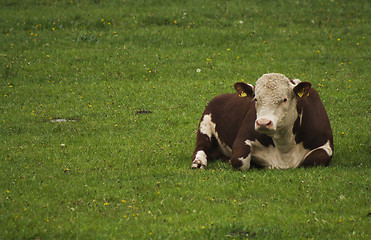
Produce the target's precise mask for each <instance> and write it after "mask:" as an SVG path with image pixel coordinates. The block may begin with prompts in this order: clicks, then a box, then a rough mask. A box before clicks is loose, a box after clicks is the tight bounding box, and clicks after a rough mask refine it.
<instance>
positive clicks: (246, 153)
mask: <svg viewBox="0 0 371 240" xmlns="http://www.w3.org/2000/svg"><path fill="white" fill-rule="evenodd" d="M229 161H230V163H231V164H232V166H233V167H234V168H235V169H239V170H241V171H245V170H248V169H249V168H250V162H251V146H250V145H248V144H246V143H245V142H240V143H237V144H234V145H233V149H232V157H231V159H230V160H229Z"/></svg>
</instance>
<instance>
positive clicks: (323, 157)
mask: <svg viewBox="0 0 371 240" xmlns="http://www.w3.org/2000/svg"><path fill="white" fill-rule="evenodd" d="M331 157H332V156H330V155H329V154H328V153H327V151H325V150H324V149H316V150H314V151H313V152H310V153H309V154H308V155H307V156H306V157H305V159H304V161H303V163H302V165H303V166H304V167H310V166H328V165H329V164H330V161H331Z"/></svg>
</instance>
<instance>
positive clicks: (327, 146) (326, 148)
mask: <svg viewBox="0 0 371 240" xmlns="http://www.w3.org/2000/svg"><path fill="white" fill-rule="evenodd" d="M318 149H322V150H324V151H325V152H326V153H327V155H329V156H330V157H331V156H332V154H333V152H332V149H331V146H330V140H327V142H326V143H325V144H323V145H322V146H320V147H318V148H315V149H313V150H311V151H309V152H308V153H307V154H306V155H305V156H304V159H305V158H306V157H307V156H309V154H311V153H312V152H314V151H316V150H318Z"/></svg>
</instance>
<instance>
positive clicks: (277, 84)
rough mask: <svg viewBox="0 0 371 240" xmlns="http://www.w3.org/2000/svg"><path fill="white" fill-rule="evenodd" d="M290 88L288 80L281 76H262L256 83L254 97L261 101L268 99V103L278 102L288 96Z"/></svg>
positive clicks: (290, 84)
mask: <svg viewBox="0 0 371 240" xmlns="http://www.w3.org/2000/svg"><path fill="white" fill-rule="evenodd" d="M292 86H293V84H292V83H291V82H290V79H289V78H287V77H286V76H285V75H283V74H280V73H268V74H264V75H263V76H262V77H261V78H259V79H258V80H257V82H256V85H255V97H256V98H261V99H267V97H268V98H269V101H273V102H275V101H279V100H282V99H283V98H285V97H288V96H289V95H288V94H289V92H290V90H291V89H292ZM267 100H268V99H267Z"/></svg>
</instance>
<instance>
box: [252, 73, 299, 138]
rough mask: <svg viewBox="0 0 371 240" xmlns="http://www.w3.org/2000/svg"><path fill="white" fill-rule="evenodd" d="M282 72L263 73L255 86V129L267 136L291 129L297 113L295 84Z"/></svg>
mask: <svg viewBox="0 0 371 240" xmlns="http://www.w3.org/2000/svg"><path fill="white" fill-rule="evenodd" d="M298 82H300V81H299V80H297V81H296V82H295V83H294V82H291V81H290V79H288V78H287V77H285V76H284V75H282V74H276V73H270V74H265V75H263V76H262V77H261V78H259V79H258V81H257V82H256V86H255V97H254V101H255V108H256V121H255V130H256V131H258V132H261V133H264V134H266V135H268V136H272V137H273V136H274V135H276V134H279V135H280V134H281V133H282V132H285V131H288V130H291V129H292V126H293V125H294V122H295V120H296V119H297V116H298V113H297V110H296V95H295V93H294V91H293V89H294V87H295V86H296V84H297V83H298Z"/></svg>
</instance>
